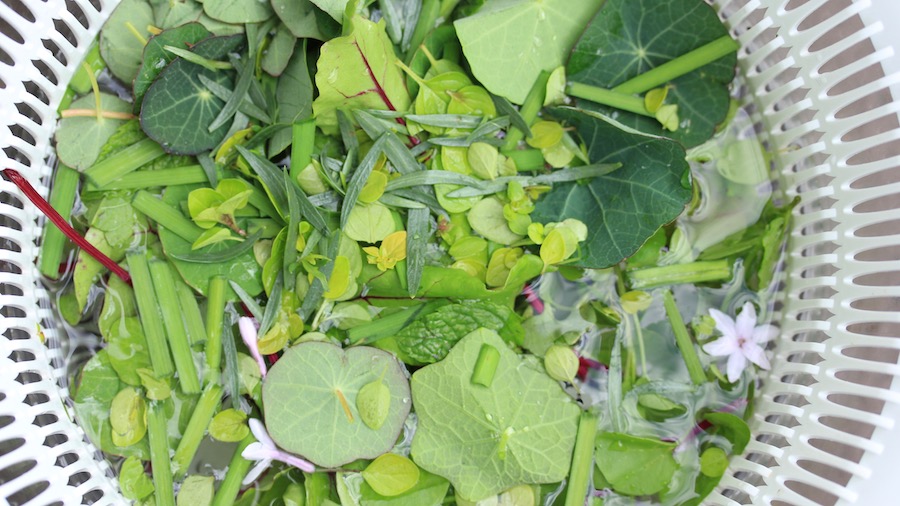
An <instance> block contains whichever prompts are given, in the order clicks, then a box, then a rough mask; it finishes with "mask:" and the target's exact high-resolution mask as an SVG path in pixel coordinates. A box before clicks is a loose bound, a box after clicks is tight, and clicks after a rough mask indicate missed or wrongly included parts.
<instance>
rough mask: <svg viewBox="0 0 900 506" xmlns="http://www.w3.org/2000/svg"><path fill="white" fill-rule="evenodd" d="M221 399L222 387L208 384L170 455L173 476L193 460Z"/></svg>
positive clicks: (184, 470) (185, 468)
mask: <svg viewBox="0 0 900 506" xmlns="http://www.w3.org/2000/svg"><path fill="white" fill-rule="evenodd" d="M221 401H222V388H221V387H220V386H219V385H209V386H207V387H206V389H205V390H204V391H203V394H202V395H201V396H200V400H199V401H197V406H196V407H195V408H194V412H193V413H191V419H190V421H189V422H188V425H187V428H185V429H184V435H182V436H181V441H179V442H178V448H176V449H175V454H174V456H173V457H172V464H173V466H174V468H175V476H177V477H179V478H180V477H182V476H184V475H185V473H187V470H188V467H189V466H190V465H191V461H192V460H194V455H196V454H197V448H199V447H200V443H201V442H202V441H203V436H204V435H205V434H206V428H207V427H208V426H209V422H210V421H211V420H212V418H213V415H215V414H216V410H218V409H219V403H220V402H221Z"/></svg>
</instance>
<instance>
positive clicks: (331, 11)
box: [311, 0, 349, 23]
mask: <svg viewBox="0 0 900 506" xmlns="http://www.w3.org/2000/svg"><path fill="white" fill-rule="evenodd" d="M311 1H312V3H314V4H316V6H317V7H318V8H320V9H322V10H323V11H325V12H327V13H328V15H329V16H331V17H332V18H334V20H335V21H337V22H338V23H341V22H343V21H344V10H345V9H346V8H347V2H348V1H349V0H311Z"/></svg>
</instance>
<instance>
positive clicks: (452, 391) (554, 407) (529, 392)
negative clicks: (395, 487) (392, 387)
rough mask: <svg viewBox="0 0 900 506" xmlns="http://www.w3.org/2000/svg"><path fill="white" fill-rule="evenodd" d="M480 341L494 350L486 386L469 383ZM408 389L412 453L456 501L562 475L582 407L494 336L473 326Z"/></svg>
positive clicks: (424, 370)
mask: <svg viewBox="0 0 900 506" xmlns="http://www.w3.org/2000/svg"><path fill="white" fill-rule="evenodd" d="M485 344H487V345H489V346H492V347H494V348H496V349H497V350H498V351H499V352H500V360H499V362H498V364H497V369H496V373H495V376H494V381H493V383H492V384H491V386H490V388H487V387H484V386H480V385H474V384H472V383H471V381H470V380H469V378H470V377H471V376H472V371H473V369H474V367H475V363H476V361H477V360H478V354H479V351H480V349H481V347H482V345H485ZM412 392H413V403H414V404H415V406H416V413H417V414H418V416H419V426H418V428H417V429H416V433H415V436H414V437H413V442H412V458H413V460H414V461H415V462H416V463H417V464H418V465H419V467H421V468H423V469H426V470H428V471H430V472H432V473H435V474H439V475H441V476H443V477H445V478H447V479H448V480H450V482H451V483H452V484H453V488H454V489H455V490H456V491H457V493H459V495H460V496H462V497H463V498H465V499H468V500H478V499H481V498H484V497H487V496H489V495H493V494H497V493H500V492H502V491H504V490H506V489H508V488H510V487H512V486H513V485H518V484H520V483H553V482H558V481H561V480H562V479H564V478H565V477H566V475H567V473H568V471H569V462H570V460H571V457H572V448H573V446H574V444H575V433H576V431H577V428H578V427H577V426H578V418H579V413H580V412H581V410H580V409H579V408H578V406H576V405H575V403H574V402H573V401H572V399H571V397H569V396H568V395H566V393H565V392H563V390H562V389H561V388H560V386H559V384H558V383H557V382H556V381H553V380H552V379H550V377H548V376H547V375H546V374H545V373H544V371H543V370H542V369H541V367H540V365H538V364H537V363H536V362H535V361H533V360H531V359H523V358H521V357H519V356H518V355H517V354H516V353H515V352H513V351H512V350H510V349H509V346H508V345H507V344H506V343H505V342H504V341H503V340H502V339H501V338H500V336H498V335H497V334H496V333H494V332H492V331H490V330H485V329H480V330H477V331H475V332H473V333H471V334H469V335H468V336H466V337H464V338H463V339H462V340H461V341H459V343H458V344H457V345H456V346H454V347H453V349H452V350H451V351H450V354H449V355H447V358H445V359H444V360H442V361H441V362H438V363H436V364H432V365H429V366H426V367H423V368H422V369H419V370H418V371H416V373H415V374H413V377H412Z"/></svg>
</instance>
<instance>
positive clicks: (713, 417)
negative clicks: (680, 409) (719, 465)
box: [703, 412, 750, 455]
mask: <svg viewBox="0 0 900 506" xmlns="http://www.w3.org/2000/svg"><path fill="white" fill-rule="evenodd" d="M703 420H706V421H707V422H709V423H711V424H713V426H714V427H715V430H716V432H717V433H718V434H719V435H720V436H723V437H724V438H725V439H727V440H728V441H730V442H731V453H733V454H735V455H740V454H742V453H744V449H745V448H747V444H748V443H749V442H750V426H749V425H747V422H745V421H744V419H743V418H741V417H739V416H737V415H733V414H731V413H720V412H712V413H706V414H705V415H703Z"/></svg>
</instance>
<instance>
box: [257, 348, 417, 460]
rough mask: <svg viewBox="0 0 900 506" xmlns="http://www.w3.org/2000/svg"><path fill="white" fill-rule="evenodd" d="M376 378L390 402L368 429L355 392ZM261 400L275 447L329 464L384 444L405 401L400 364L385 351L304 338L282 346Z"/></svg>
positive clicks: (376, 451)
mask: <svg viewBox="0 0 900 506" xmlns="http://www.w3.org/2000/svg"><path fill="white" fill-rule="evenodd" d="M382 374H383V376H382ZM379 378H381V381H383V383H384V384H385V385H386V386H387V387H388V389H389V390H390V399H391V402H390V409H389V414H388V417H387V419H386V420H385V421H384V423H383V424H382V425H381V427H380V428H379V429H378V430H373V429H372V428H370V427H369V426H368V425H366V424H365V423H363V421H362V420H361V419H360V414H359V411H358V410H357V400H356V397H357V394H358V393H359V391H360V389H362V388H363V386H365V385H367V384H370V383H371V382H373V381H376V380H378V379H379ZM263 406H264V414H265V420H266V428H267V429H268V431H269V435H271V436H272V439H273V440H274V441H275V443H276V444H278V446H279V447H281V448H283V449H285V450H287V451H289V452H291V453H296V454H298V455H302V456H303V457H304V458H306V459H308V460H310V461H311V462H313V463H315V464H316V465H319V466H321V467H325V468H334V467H338V466H341V465H343V464H346V463H347V462H351V461H354V460H356V459H371V458H375V457H377V456H378V455H381V454H382V453H385V452H386V451H388V450H390V449H391V447H392V446H393V445H394V443H395V442H396V440H397V436H398V435H399V434H400V431H401V429H402V428H403V423H404V421H405V420H406V417H407V415H408V414H409V409H410V406H411V404H410V392H409V384H408V382H407V379H406V375H405V372H404V370H403V366H402V365H401V364H400V363H399V362H397V360H396V359H395V358H394V357H393V356H392V355H391V354H390V353H388V352H385V351H382V350H379V349H376V348H371V347H368V346H357V347H353V348H348V349H346V350H344V349H341V348H340V347H338V346H335V345H333V344H329V343H325V342H305V343H301V344H298V345H296V346H293V347H291V348H288V349H287V351H285V353H284V355H283V356H282V357H281V359H279V360H278V362H276V363H275V365H274V366H272V368H271V369H270V370H269V374H268V375H267V376H266V380H265V382H264V383H263Z"/></svg>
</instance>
